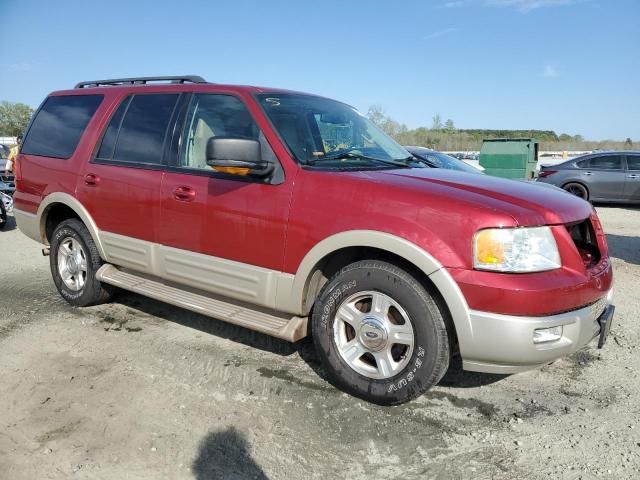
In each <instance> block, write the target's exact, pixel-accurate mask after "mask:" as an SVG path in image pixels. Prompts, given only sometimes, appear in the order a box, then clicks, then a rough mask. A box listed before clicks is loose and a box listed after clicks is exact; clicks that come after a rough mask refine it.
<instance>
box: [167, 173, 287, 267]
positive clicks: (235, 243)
mask: <svg viewBox="0 0 640 480" xmlns="http://www.w3.org/2000/svg"><path fill="white" fill-rule="evenodd" d="M292 185H293V181H290V182H285V183H284V184H282V185H263V184H259V183H247V182H242V181H235V180H225V179H220V178H211V177H207V176H197V175H186V174H181V173H166V174H165V178H164V182H163V186H162V217H163V218H164V219H166V221H163V222H162V225H161V226H160V232H161V233H160V243H162V244H165V245H168V246H171V247H175V248H181V249H185V250H192V251H196V252H199V253H204V254H206V255H212V256H214V257H221V258H226V259H229V260H235V261H237V262H242V263H248V264H251V265H257V266H260V267H264V268H270V269H273V270H282V265H283V255H284V245H285V238H286V228H287V221H288V214H289V203H290V201H291V190H292V188H291V187H292ZM180 186H187V187H189V188H192V189H193V190H194V191H195V198H194V200H193V201H190V202H184V201H179V200H176V199H175V198H174V196H173V191H174V190H175V189H176V187H180Z"/></svg>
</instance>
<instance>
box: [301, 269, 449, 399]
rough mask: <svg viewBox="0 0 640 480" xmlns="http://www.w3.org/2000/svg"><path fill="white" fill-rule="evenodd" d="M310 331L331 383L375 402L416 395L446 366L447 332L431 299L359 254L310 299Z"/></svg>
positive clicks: (406, 278) (400, 273)
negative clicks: (311, 300) (313, 300)
mask: <svg viewBox="0 0 640 480" xmlns="http://www.w3.org/2000/svg"><path fill="white" fill-rule="evenodd" d="M374 304H375V305H379V306H382V308H379V309H378V308H375V307H373V305H374ZM380 312H386V313H380ZM354 325H355V326H354ZM311 332H312V336H313V341H314V345H315V348H316V351H317V354H318V356H319V357H320V360H321V362H322V364H323V366H324V367H325V370H326V371H327V374H328V376H329V378H330V380H331V381H332V383H333V384H334V385H336V386H337V387H339V388H341V389H343V390H344V391H346V392H348V393H350V394H352V395H354V396H356V397H359V398H362V399H364V400H367V401H369V402H373V403H377V404H379V405H397V404H400V403H404V402H407V401H409V400H411V399H413V398H415V397H417V396H418V395H420V394H422V393H424V392H425V391H427V390H428V389H429V388H431V387H432V386H433V385H435V384H436V383H438V382H439V381H440V379H441V378H442V377H443V376H444V374H445V372H446V371H447V368H448V367H449V357H450V350H449V337H448V333H447V328H446V325H445V321H444V318H443V316H442V313H441V312H440V309H439V308H438V306H437V304H436V302H435V300H434V298H433V297H432V296H431V294H429V292H428V291H427V290H426V289H425V288H424V287H423V286H422V284H420V282H418V281H417V280H416V279H415V278H414V277H412V276H411V275H410V274H408V273H407V272H406V271H404V270H402V269H400V268H398V267H396V266H395V265H392V264H390V263H386V262H382V261H377V260H365V261H359V262H356V263H353V264H351V265H349V266H347V267H345V268H343V269H342V270H341V271H340V272H339V273H337V274H336V275H335V276H334V277H333V278H332V279H331V280H330V281H329V282H327V283H326V284H325V286H324V287H323V288H322V291H321V292H320V294H319V296H318V298H317V300H316V303H315V305H314V308H313V314H312V320H311ZM410 337H411V339H410ZM392 338H393V339H396V340H397V341H398V342H397V343H396V342H394V341H393V340H392ZM411 342H412V343H411ZM389 355H391V358H389ZM385 359H386V360H385Z"/></svg>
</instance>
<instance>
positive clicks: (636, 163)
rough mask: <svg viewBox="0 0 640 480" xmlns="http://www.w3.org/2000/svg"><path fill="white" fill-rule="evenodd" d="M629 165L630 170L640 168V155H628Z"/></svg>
mask: <svg viewBox="0 0 640 480" xmlns="http://www.w3.org/2000/svg"><path fill="white" fill-rule="evenodd" d="M627 167H628V168H629V170H640V155H627Z"/></svg>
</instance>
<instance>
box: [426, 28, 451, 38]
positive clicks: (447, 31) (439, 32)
mask: <svg viewBox="0 0 640 480" xmlns="http://www.w3.org/2000/svg"><path fill="white" fill-rule="evenodd" d="M457 31H458V29H457V28H453V27H449V28H445V29H444V30H437V31H435V32H432V33H430V34H429V35H425V36H424V37H422V39H423V40H430V39H432V38H437V37H441V36H443V35H448V34H450V33H455V32H457Z"/></svg>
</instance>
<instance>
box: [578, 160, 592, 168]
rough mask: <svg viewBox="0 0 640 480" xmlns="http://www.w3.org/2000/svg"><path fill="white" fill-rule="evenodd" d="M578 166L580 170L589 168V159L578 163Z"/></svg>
mask: <svg viewBox="0 0 640 480" xmlns="http://www.w3.org/2000/svg"><path fill="white" fill-rule="evenodd" d="M576 166H577V167H578V168H589V159H586V160H581V161H579V162H576Z"/></svg>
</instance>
